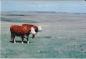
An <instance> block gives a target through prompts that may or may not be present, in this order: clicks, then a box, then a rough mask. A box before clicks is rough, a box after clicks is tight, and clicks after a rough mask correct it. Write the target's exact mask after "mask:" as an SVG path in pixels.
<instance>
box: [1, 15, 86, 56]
mask: <svg viewBox="0 0 86 59" xmlns="http://www.w3.org/2000/svg"><path fill="white" fill-rule="evenodd" d="M3 17H4V18H7V19H10V20H11V22H9V21H8V22H7V21H2V22H1V34H0V35H1V39H0V40H1V49H0V51H1V56H0V57H2V58H65V57H69V58H84V57H86V14H84V15H83V14H55V15H54V14H53V15H52V14H51V15H44V14H43V15H39V14H37V15H29V16H3ZM15 18H16V19H18V22H17V20H16V21H15V22H12V20H15ZM2 20H3V19H2ZM19 20H22V21H21V22H19ZM30 20H32V21H35V23H34V22H32V24H35V25H41V26H42V28H43V30H42V32H39V33H38V34H37V36H36V38H35V39H31V37H30V38H29V40H30V44H26V43H24V44H21V42H17V43H15V44H13V43H11V42H9V41H10V31H9V28H10V26H11V25H12V24H19V25H21V24H22V23H29V22H30ZM23 21H24V22H23ZM25 21H27V22H25ZM16 40H19V41H21V39H20V38H19V37H16Z"/></svg>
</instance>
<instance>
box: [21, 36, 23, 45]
mask: <svg viewBox="0 0 86 59" xmlns="http://www.w3.org/2000/svg"><path fill="white" fill-rule="evenodd" d="M21 38H22V44H23V41H24V36H21Z"/></svg>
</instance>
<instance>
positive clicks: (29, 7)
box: [1, 0, 86, 13]
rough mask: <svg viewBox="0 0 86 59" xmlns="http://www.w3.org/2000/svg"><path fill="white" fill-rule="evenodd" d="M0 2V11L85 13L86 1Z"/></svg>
mask: <svg viewBox="0 0 86 59" xmlns="http://www.w3.org/2000/svg"><path fill="white" fill-rule="evenodd" d="M1 3H2V4H1V11H56V12H82V13H86V2H85V1H83V0H78V1H77V0H76V1H75V0H74V1H73V0H72V1H55V0H53V1H43V0H41V1H40V0H36V1H32V0H2V1H1Z"/></svg>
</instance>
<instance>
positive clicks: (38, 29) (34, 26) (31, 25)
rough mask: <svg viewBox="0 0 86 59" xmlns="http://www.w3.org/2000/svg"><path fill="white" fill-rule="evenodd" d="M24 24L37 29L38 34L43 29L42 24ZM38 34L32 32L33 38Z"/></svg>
mask: <svg viewBox="0 0 86 59" xmlns="http://www.w3.org/2000/svg"><path fill="white" fill-rule="evenodd" d="M22 26H27V28H31V27H33V28H34V29H35V32H36V34H37V33H38V32H40V31H42V27H41V26H37V25H33V24H22ZM36 34H32V38H35V35H36Z"/></svg>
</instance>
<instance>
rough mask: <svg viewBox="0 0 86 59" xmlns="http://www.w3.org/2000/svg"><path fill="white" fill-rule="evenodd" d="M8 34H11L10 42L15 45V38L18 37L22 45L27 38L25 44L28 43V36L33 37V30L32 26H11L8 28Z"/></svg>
mask: <svg viewBox="0 0 86 59" xmlns="http://www.w3.org/2000/svg"><path fill="white" fill-rule="evenodd" d="M10 32H11V40H12V41H13V42H14V43H15V36H19V37H21V38H22V43H23V40H24V37H25V36H26V37H27V43H29V41H28V36H29V35H30V34H33V35H35V34H36V32H35V29H34V27H33V26H31V27H28V26H20V25H12V26H11V27H10Z"/></svg>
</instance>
